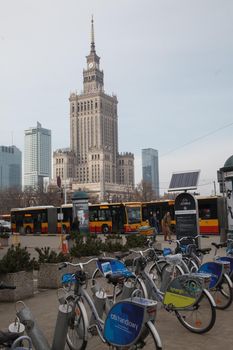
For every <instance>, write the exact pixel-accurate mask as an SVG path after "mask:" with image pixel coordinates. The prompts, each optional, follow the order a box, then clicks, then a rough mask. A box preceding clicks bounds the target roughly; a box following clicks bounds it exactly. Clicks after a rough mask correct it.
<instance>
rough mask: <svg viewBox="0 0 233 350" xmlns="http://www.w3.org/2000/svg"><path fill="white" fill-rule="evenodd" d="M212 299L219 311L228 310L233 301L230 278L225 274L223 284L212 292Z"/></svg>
mask: <svg viewBox="0 0 233 350" xmlns="http://www.w3.org/2000/svg"><path fill="white" fill-rule="evenodd" d="M210 292H211V295H212V297H213V298H214V301H215V303H216V308H217V309H221V310H224V309H227V308H228V307H229V306H230V305H231V304H232V300H233V289H232V282H231V280H230V278H229V277H228V276H227V275H226V274H225V273H224V274H223V276H222V279H221V282H220V283H219V284H218V285H217V286H216V287H215V288H214V289H213V290H210Z"/></svg>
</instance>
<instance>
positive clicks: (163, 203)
mask: <svg viewBox="0 0 233 350" xmlns="http://www.w3.org/2000/svg"><path fill="white" fill-rule="evenodd" d="M168 211H169V212H170V214H171V219H172V220H171V228H172V231H174V230H175V219H174V200H157V201H151V202H142V221H143V223H144V224H146V222H148V221H150V217H151V216H152V215H153V213H156V217H157V220H158V222H159V230H160V232H162V227H161V221H162V219H163V217H164V215H165V214H166V213H167V212H168Z"/></svg>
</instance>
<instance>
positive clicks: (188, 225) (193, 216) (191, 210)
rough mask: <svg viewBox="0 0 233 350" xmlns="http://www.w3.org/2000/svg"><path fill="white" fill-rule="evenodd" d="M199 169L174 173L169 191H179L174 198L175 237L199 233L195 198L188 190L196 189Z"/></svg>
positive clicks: (192, 236) (192, 235) (191, 235)
mask: <svg viewBox="0 0 233 350" xmlns="http://www.w3.org/2000/svg"><path fill="white" fill-rule="evenodd" d="M199 174H200V171H190V172H185V173H174V174H173V175H172V179H171V182H170V186H169V190H168V191H169V192H175V191H177V192H181V191H183V192H181V193H179V194H178V195H177V196H176V199H175V205H174V210H175V220H176V237H177V239H180V238H182V237H191V238H194V237H195V236H197V235H198V234H199V215H198V204H197V200H196V198H195V197H194V196H193V195H192V194H190V193H188V192H187V191H188V190H196V189H197V183H198V178H199Z"/></svg>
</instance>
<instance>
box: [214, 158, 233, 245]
mask: <svg viewBox="0 0 233 350" xmlns="http://www.w3.org/2000/svg"><path fill="white" fill-rule="evenodd" d="M217 176H218V182H219V185H220V192H222V193H223V196H224V197H225V198H226V208H225V209H226V223H227V225H226V226H227V228H226V230H225V231H226V232H225V237H224V239H223V240H222V241H225V240H226V239H230V240H232V239H233V156H231V157H230V158H228V159H227V160H226V162H225V164H224V166H223V167H222V168H220V169H219V170H218V172H217ZM227 250H232V251H233V243H232V241H229V242H228V246H227Z"/></svg>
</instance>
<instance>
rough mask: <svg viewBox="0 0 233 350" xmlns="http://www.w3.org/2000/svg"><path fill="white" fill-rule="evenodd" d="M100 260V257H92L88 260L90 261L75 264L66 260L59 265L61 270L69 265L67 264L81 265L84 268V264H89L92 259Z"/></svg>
mask: <svg viewBox="0 0 233 350" xmlns="http://www.w3.org/2000/svg"><path fill="white" fill-rule="evenodd" d="M97 260H98V258H92V259H90V260H88V261H86V262H83V263H76V264H74V263H71V262H69V261H65V262H63V263H62V265H61V266H59V267H58V269H59V270H62V269H64V268H65V267H67V266H69V265H70V266H74V267H80V268H81V269H83V266H84V265H88V264H90V263H91V262H92V261H97Z"/></svg>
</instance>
